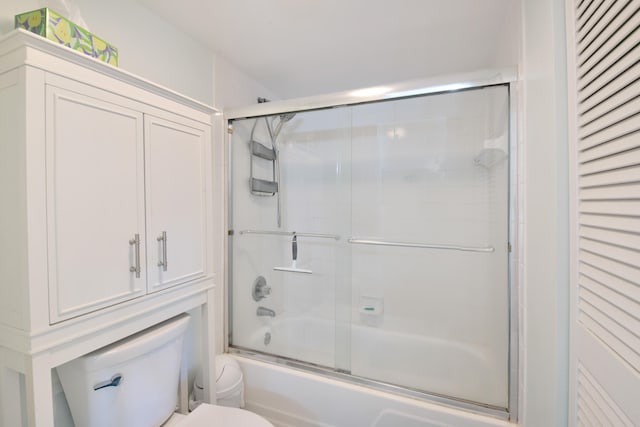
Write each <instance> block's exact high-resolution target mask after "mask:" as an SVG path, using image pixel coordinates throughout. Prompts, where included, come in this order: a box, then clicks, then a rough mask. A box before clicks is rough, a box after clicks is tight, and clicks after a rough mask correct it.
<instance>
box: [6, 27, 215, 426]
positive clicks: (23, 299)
mask: <svg viewBox="0 0 640 427" xmlns="http://www.w3.org/2000/svg"><path fill="white" fill-rule="evenodd" d="M214 113H215V110H214V109H213V108H211V107H208V106H206V105H204V104H201V103H199V102H197V101H194V100H192V99H190V98H186V97H183V96H181V95H179V94H177V93H175V92H172V91H170V90H167V89H165V88H162V87H159V86H157V85H154V84H152V83H150V82H148V81H146V80H143V79H140V78H138V77H136V76H133V75H131V74H128V73H126V72H124V71H121V70H118V69H115V68H113V67H109V66H107V65H104V64H102V63H100V62H99V61H96V60H94V59H92V58H88V57H86V56H84V55H82V54H79V53H77V52H73V51H70V50H68V49H65V48H64V47H62V46H59V45H57V44H54V43H52V42H49V41H47V40H45V39H42V38H40V37H37V36H34V35H32V34H30V33H28V32H25V31H22V30H16V31H14V32H12V33H10V34H9V35H7V36H5V37H3V38H2V39H0V200H1V203H2V209H1V210H0V272H2V276H3V277H2V281H1V282H0V427H2V426H12V427H13V426H14V425H21V424H28V425H30V426H35V425H37V426H38V427H41V426H50V425H53V411H52V408H51V405H52V403H51V369H52V368H54V367H55V366H58V365H60V364H62V363H64V362H66V361H68V360H71V359H73V358H76V357H78V356H80V355H82V354H85V353H87V352H89V351H92V350H95V349H97V348H100V347H102V346H104V345H106V344H109V343H110V342H113V341H116V340H118V339H121V338H123V337H125V336H128V335H131V334H133V333H135V332H137V331H139V330H141V329H144V328H146V327H149V326H151V325H153V324H155V323H158V322H160V321H162V320H164V319H167V318H169V317H172V316H175V315H176V314H178V313H181V312H184V311H187V310H193V309H195V308H198V307H199V308H200V310H201V313H202V324H203V328H202V329H203V331H202V337H203V346H202V348H203V354H202V360H204V361H209V360H212V359H211V357H209V356H210V354H209V353H210V352H213V351H214V347H213V338H212V337H213V325H212V322H213V315H212V307H213V301H212V297H213V287H214V280H215V275H214V271H213V269H214V265H215V264H214V261H213V258H214V254H213V250H214V233H215V232H216V231H215V229H214V228H215V227H218V228H220V229H222V225H221V223H220V222H219V221H218V220H214V218H218V219H219V218H221V217H222V216H221V215H219V214H217V213H216V212H214V203H213V197H214V194H213V193H214V192H213V182H214V179H213V178H214V177H213V173H214V172H213V170H212V159H213V155H212V148H213V146H212V132H211V127H212V120H213V114H214ZM217 205H218V204H216V208H217V209H219V207H218V206H217ZM220 235H221V234H220ZM203 367H204V369H205V371H206V380H207V381H208V382H209V383H210V384H215V380H214V378H212V374H211V369H208V368H209V367H210V365H209V363H203ZM21 384H22V385H21ZM20 390H23V392H21V391H20ZM209 390H210V389H209ZM183 403H184V402H183ZM23 406H24V407H23ZM24 414H26V420H25V419H22V418H24Z"/></svg>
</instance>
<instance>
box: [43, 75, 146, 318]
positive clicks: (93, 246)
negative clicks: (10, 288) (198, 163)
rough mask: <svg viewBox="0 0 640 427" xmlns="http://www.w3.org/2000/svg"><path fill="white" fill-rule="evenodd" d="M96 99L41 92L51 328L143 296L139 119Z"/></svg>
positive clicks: (91, 93)
mask: <svg viewBox="0 0 640 427" xmlns="http://www.w3.org/2000/svg"><path fill="white" fill-rule="evenodd" d="M83 92H85V90H84V89H83ZM102 94H103V92H102V91H100V90H97V89H93V88H88V87H87V88H86V93H83V94H80V93H76V92H72V91H69V90H65V89H61V88H59V87H54V86H47V89H46V165H47V229H48V231H47V232H48V256H49V305H50V312H49V315H50V321H51V322H52V323H55V322H57V321H61V320H64V319H68V318H71V317H74V316H77V315H80V314H84V313H87V312H90V311H93V310H97V309H99V308H103V307H106V306H109V305H113V304H116V303H119V302H122V301H125V300H128V299H131V298H134V297H136V296H139V295H143V294H144V293H145V292H146V287H145V283H146V279H145V272H144V268H142V267H144V263H145V258H144V254H145V252H144V251H145V247H144V160H143V154H144V151H143V150H144V142H143V136H144V134H143V130H144V129H143V117H142V114H140V113H138V112H136V111H133V110H130V109H127V108H124V107H121V106H119V105H115V104H113V103H110V102H105V101H101V100H100V97H101V95H102ZM135 236H138V239H137V241H138V243H135V242H134V241H135ZM136 245H137V246H138V247H137V248H136ZM136 255H138V256H136ZM132 267H133V268H132ZM136 267H139V268H138V270H137V272H136V271H135V270H136ZM132 270H134V271H132ZM136 276H139V277H136Z"/></svg>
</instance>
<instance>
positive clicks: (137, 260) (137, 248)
mask: <svg viewBox="0 0 640 427" xmlns="http://www.w3.org/2000/svg"><path fill="white" fill-rule="evenodd" d="M129 245H130V246H131V245H133V246H135V252H136V255H135V265H132V266H131V267H129V271H130V272H131V273H136V279H139V278H140V235H139V234H138V233H136V234H135V236H134V237H133V239H131V240H129Z"/></svg>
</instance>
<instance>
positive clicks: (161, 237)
mask: <svg viewBox="0 0 640 427" xmlns="http://www.w3.org/2000/svg"><path fill="white" fill-rule="evenodd" d="M156 240H157V241H158V242H160V244H161V245H162V260H161V261H158V267H162V271H167V232H166V231H163V232H162V234H161V235H159V236H158V238H157V239H156Z"/></svg>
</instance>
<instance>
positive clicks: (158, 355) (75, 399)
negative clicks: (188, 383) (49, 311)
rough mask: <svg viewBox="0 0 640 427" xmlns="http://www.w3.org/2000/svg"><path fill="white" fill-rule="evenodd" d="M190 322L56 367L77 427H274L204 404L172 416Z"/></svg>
mask: <svg viewBox="0 0 640 427" xmlns="http://www.w3.org/2000/svg"><path fill="white" fill-rule="evenodd" d="M188 323H189V316H188V315H186V314H182V315H180V316H177V317H174V318H173V319H170V320H167V321H165V322H163V323H161V324H159V325H156V326H154V327H152V328H149V329H146V330H144V331H142V332H140V333H137V334H135V335H132V336H130V337H128V338H125V339H123V340H121V341H118V342H116V343H113V344H111V345H108V346H106V347H103V348H101V349H99V350H96V351H94V352H92V353H89V354H87V355H84V356H82V357H79V358H78V359H75V360H72V361H70V362H68V363H65V364H64V365H61V366H59V367H58V368H57V371H58V376H59V377H60V382H61V384H62V388H63V390H64V392H65V395H66V398H67V402H68V403H69V409H70V410H71V416H72V417H73V420H74V423H75V425H76V426H82V427H111V426H116V425H117V426H136V427H159V426H166V427H174V426H180V427H273V425H272V424H271V423H269V422H268V421H267V420H265V419H264V418H262V417H260V416H258V415H256V414H254V413H251V412H249V411H245V410H243V409H238V408H228V407H222V406H215V405H210V404H206V403H203V404H201V405H200V406H198V408H197V409H196V410H195V411H193V412H192V413H190V414H189V415H186V416H179V415H178V414H176V415H174V411H175V409H176V406H177V403H178V393H177V391H178V382H179V377H180V365H181V363H180V362H181V358H182V342H183V337H184V333H185V331H186V329H187V325H188Z"/></svg>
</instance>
